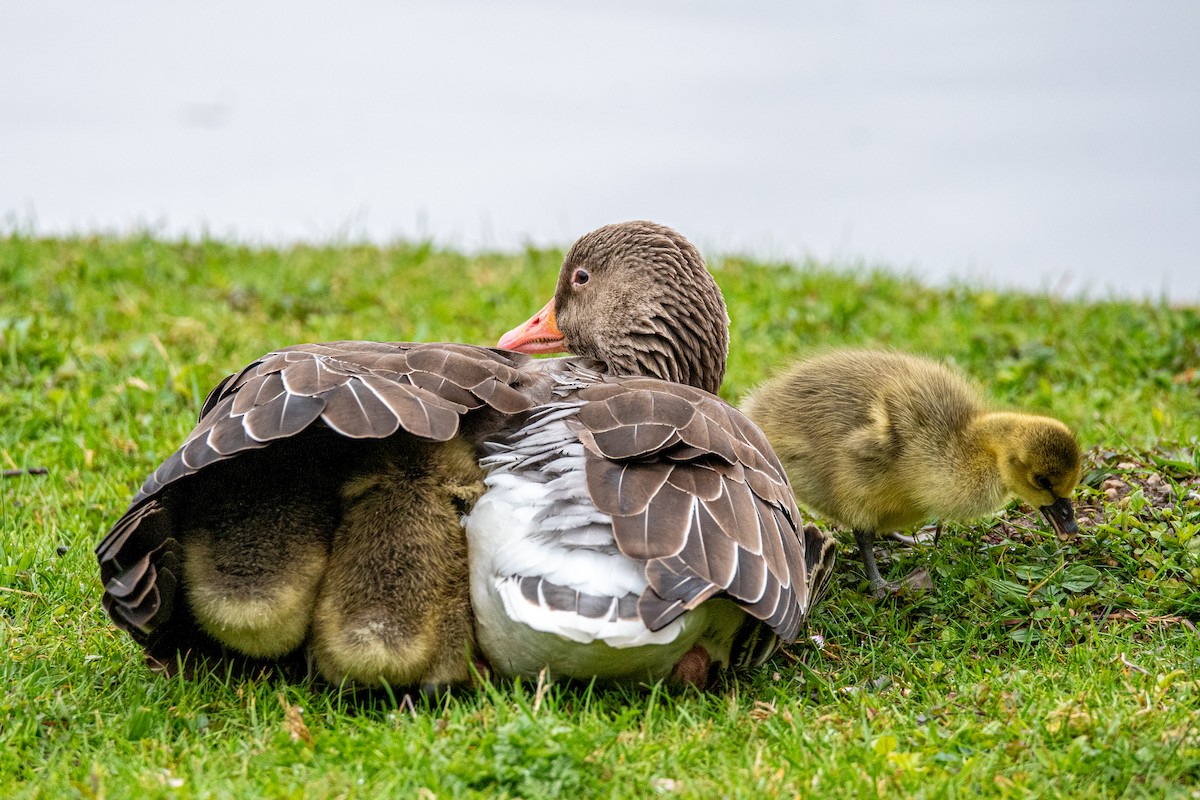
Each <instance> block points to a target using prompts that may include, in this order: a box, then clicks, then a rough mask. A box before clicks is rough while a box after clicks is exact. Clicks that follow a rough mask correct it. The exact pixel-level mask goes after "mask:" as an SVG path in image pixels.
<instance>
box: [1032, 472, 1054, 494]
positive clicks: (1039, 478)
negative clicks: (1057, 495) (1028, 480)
mask: <svg viewBox="0 0 1200 800" xmlns="http://www.w3.org/2000/svg"><path fill="white" fill-rule="evenodd" d="M1033 482H1034V483H1036V484H1037V485H1038V486H1040V487H1042V488H1043V489H1045V490H1046V491H1047V492H1052V491H1054V489H1053V487H1051V485H1050V479H1049V478H1047V477H1046V476H1045V475H1034V476H1033Z"/></svg>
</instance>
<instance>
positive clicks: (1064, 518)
mask: <svg viewBox="0 0 1200 800" xmlns="http://www.w3.org/2000/svg"><path fill="white" fill-rule="evenodd" d="M1038 510H1039V511H1041V512H1042V515H1043V516H1045V517H1046V521H1047V522H1049V523H1050V525H1051V527H1053V528H1054V531H1055V532H1056V533H1058V534H1059V535H1064V534H1068V533H1078V531H1079V526H1078V525H1076V524H1075V507H1074V506H1072V505H1071V501H1070V500H1069V499H1067V498H1066V497H1060V498H1058V499H1057V500H1055V501H1054V502H1053V503H1051V504H1050V505H1048V506H1042V507H1041V508H1040V509H1038Z"/></svg>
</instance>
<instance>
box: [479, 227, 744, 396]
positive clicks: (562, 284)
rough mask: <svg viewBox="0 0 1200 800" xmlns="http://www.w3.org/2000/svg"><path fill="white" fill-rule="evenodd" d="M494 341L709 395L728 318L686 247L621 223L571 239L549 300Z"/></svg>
mask: <svg viewBox="0 0 1200 800" xmlns="http://www.w3.org/2000/svg"><path fill="white" fill-rule="evenodd" d="M497 344H498V346H499V347H503V348H506V349H509V350H516V351H519V352H523V353H561V352H568V353H572V354H574V355H578V356H586V357H589V358H594V359H596V360H597V361H600V362H603V363H604V364H606V365H607V367H608V370H609V372H610V373H611V374H614V375H646V376H651V377H655V378H661V379H663V380H668V381H672V382H674V383H684V384H688V385H691V386H696V387H698V388H700V389H704V390H706V391H709V392H712V393H714V394H715V393H716V392H717V390H718V389H719V388H720V386H721V380H722V379H723V378H724V376H725V360H726V357H727V356H728V353H729V317H728V315H727V314H726V311H725V300H724V298H723V297H722V296H721V290H720V289H719V288H718V287H717V283H716V281H714V280H713V277H712V275H710V274H709V272H708V269H707V268H706V267H705V265H704V259H703V258H702V257H701V256H700V253H699V251H698V250H697V249H696V248H695V246H694V245H692V243H691V242H689V241H688V240H687V239H685V238H684V237H683V236H681V235H680V234H679V233H677V232H675V231H674V230H672V229H670V228H668V227H666V226H664V225H658V224H656V223H653V222H644V221H639V222H623V223H618V224H616V225H606V226H604V227H603V228H598V229H596V230H594V231H592V232H591V233H588V234H586V235H584V236H583V237H581V238H580V239H579V241H577V242H575V244H574V245H573V246H572V247H571V249H570V251H569V252H568V253H567V256H566V258H565V259H564V260H563V265H562V269H561V270H560V271H559V274H558V285H557V287H556V288H555V291H554V297H553V298H552V299H551V300H550V302H548V303H547V304H546V305H545V306H544V307H543V308H542V310H541V311H539V312H538V313H536V314H534V315H533V316H532V317H531V318H530V319H529V320H527V321H526V322H524V323H523V324H521V325H520V326H518V327H516V328H514V329H513V330H511V331H509V332H508V333H506V334H504V336H503V337H501V339H500V341H499V342H498V343H497Z"/></svg>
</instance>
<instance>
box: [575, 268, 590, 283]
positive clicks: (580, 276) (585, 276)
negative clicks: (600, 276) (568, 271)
mask: <svg viewBox="0 0 1200 800" xmlns="http://www.w3.org/2000/svg"><path fill="white" fill-rule="evenodd" d="M591 279H592V276H591V274H589V273H588V271H587V270H586V269H577V270H575V274H574V275H572V276H571V283H572V284H574V285H575V286H583V285H584V284H585V283H587V282H588V281H590V280H591Z"/></svg>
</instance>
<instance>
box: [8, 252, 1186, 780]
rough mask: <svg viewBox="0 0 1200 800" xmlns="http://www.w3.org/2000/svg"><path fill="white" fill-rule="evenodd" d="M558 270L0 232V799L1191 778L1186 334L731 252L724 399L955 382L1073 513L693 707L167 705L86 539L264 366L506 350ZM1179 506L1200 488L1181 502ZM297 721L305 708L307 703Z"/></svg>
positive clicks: (984, 531) (938, 562) (162, 684)
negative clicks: (914, 359) (1047, 453)
mask: <svg viewBox="0 0 1200 800" xmlns="http://www.w3.org/2000/svg"><path fill="white" fill-rule="evenodd" d="M560 258H561V254H560V253H557V252H544V251H532V250H531V251H529V252H526V253H524V254H518V255H490V256H481V257H475V258H468V257H465V256H462V255H458V254H455V253H452V252H445V251H442V250H438V249H436V248H433V247H430V246H428V245H423V244H406V245H398V246H395V247H390V248H386V249H379V248H375V247H368V246H355V245H349V246H339V247H316V248H310V247H298V248H294V249H288V250H263V249H252V248H246V247H240V246H236V245H230V244H222V243H219V242H211V241H201V242H187V243H167V242H160V241H155V240H153V239H151V238H132V239H107V238H98V239H96V238H89V239H70V240H39V239H35V238H30V237H26V236H21V235H11V236H9V237H8V238H7V239H3V240H0V466H3V467H4V468H5V469H9V468H17V467H35V466H45V467H48V468H49V470H50V473H49V474H48V475H42V476H34V475H26V476H21V477H15V478H6V479H3V481H2V482H0V520H2V526H0V531H2V534H0V651H2V652H3V653H4V655H3V656H2V657H0V678H2V680H3V686H4V687H5V690H4V692H3V693H0V795H13V796H45V797H55V798H57V797H69V796H86V797H99V796H107V797H138V796H150V797H160V796H161V797H208V796H215V797H222V796H262V795H278V796H294V797H325V796H330V797H332V796H366V797H372V796H374V797H426V798H428V797H432V796H437V797H452V796H469V795H478V796H486V797H491V796H512V797H515V796H522V797H543V796H544V797H550V796H574V797H591V796H609V795H611V796H682V797H704V798H709V797H762V796H792V795H794V794H797V793H804V794H812V795H822V796H825V795H828V796H842V797H845V796H850V797H873V798H874V797H881V796H891V797H895V796H931V797H943V796H975V795H985V796H1013V797H1024V796H1030V795H1050V796H1054V795H1057V796H1070V797H1078V796H1109V797H1116V796H1152V797H1158V796H1164V795H1167V796H1171V795H1176V796H1184V797H1189V796H1190V797H1195V796H1197V795H1196V794H1195V789H1194V788H1193V787H1195V786H1197V785H1200V711H1197V709H1200V680H1198V675H1200V638H1198V637H1197V635H1196V633H1195V630H1194V628H1192V627H1191V623H1190V620H1194V619H1196V618H1197V616H1198V615H1200V592H1198V591H1197V585H1198V583H1200V536H1197V533H1198V532H1200V477H1198V474H1200V442H1198V441H1197V438H1196V437H1197V432H1198V431H1200V312H1198V311H1197V310H1196V309H1170V308H1167V307H1165V306H1151V305H1140V304H1132V303H1121V302H1100V303H1093V304H1083V303H1076V302H1065V301H1062V300H1056V299H1053V298H1049V297H1045V296H1037V295H1022V294H1008V293H1000V292H993V291H978V290H973V289H969V288H966V287H956V288H951V289H936V290H935V289H929V288H925V287H922V286H921V285H919V284H918V283H916V282H914V281H911V280H906V279H903V278H897V277H893V276H889V275H886V274H882V273H866V272H858V273H845V272H836V271H831V270H829V269H826V268H822V267H819V266H817V265H811V264H806V265H803V266H802V267H800V268H792V267H787V266H778V265H774V266H773V265H761V264H754V263H750V262H747V261H743V260H739V259H726V260H724V261H719V262H717V263H716V264H714V271H715V273H716V275H717V279H718V281H719V282H720V284H721V286H722V288H723V289H724V291H725V293H726V297H727V299H728V302H729V310H730V316H731V317H732V319H733V343H732V353H731V363H730V370H729V375H728V379H727V381H726V385H725V390H724V391H725V393H726V396H727V397H728V398H729V399H730V400H734V401H736V399H737V398H738V397H740V396H741V394H742V393H743V392H745V391H746V390H747V389H748V388H749V387H751V386H752V385H753V384H754V383H755V382H757V381H758V380H760V379H762V378H763V377H765V376H766V375H768V374H770V373H771V371H772V370H773V369H775V368H776V367H777V366H779V365H780V364H782V363H784V362H786V361H787V360H788V359H790V358H792V357H794V355H795V354H796V353H797V352H800V351H803V350H805V349H807V348H812V347H817V346H823V345H828V344H837V343H854V344H860V343H874V344H882V345H888V346H893V347H900V348H905V349H915V350H919V351H923V352H926V353H930V354H934V355H937V356H941V357H948V358H950V359H952V360H953V361H954V362H955V363H957V364H958V365H960V366H961V367H962V368H964V369H965V370H967V371H968V372H969V373H971V374H972V375H974V376H976V377H977V378H978V379H980V381H982V382H983V383H984V384H985V385H986V386H988V387H989V389H990V390H991V392H992V393H993V394H994V396H995V397H996V399H997V400H999V401H1000V402H1002V403H1007V404H1013V405H1018V406H1021V407H1025V408H1029V409H1031V410H1038V411H1042V412H1045V413H1050V414H1053V415H1055V416H1058V417H1060V418H1062V419H1064V420H1066V421H1067V422H1068V423H1070V424H1072V425H1073V426H1074V427H1075V428H1076V429H1077V430H1078V432H1079V435H1080V438H1081V441H1082V442H1083V443H1084V444H1085V447H1086V448H1087V449H1088V459H1089V465H1090V466H1089V474H1088V478H1087V485H1086V486H1084V487H1083V488H1081V490H1080V492H1079V501H1080V503H1081V505H1082V506H1083V507H1084V512H1083V515H1084V516H1085V517H1086V518H1087V519H1089V520H1090V523H1089V524H1085V526H1084V531H1083V534H1082V535H1081V536H1080V537H1079V538H1078V539H1076V540H1073V541H1068V542H1062V541H1059V540H1058V539H1057V538H1056V537H1055V536H1054V535H1053V533H1052V532H1050V531H1049V530H1048V529H1047V528H1046V527H1045V525H1044V524H1042V523H1041V522H1040V520H1037V519H1035V518H1034V517H1033V516H1032V515H1031V511H1030V510H1029V509H1026V508H1020V507H1017V506H1013V507H1011V508H1010V509H1008V510H1007V511H1006V512H1005V513H1004V514H1003V515H1001V517H1000V518H998V519H996V520H986V521H983V522H982V523H980V524H978V525H975V526H971V527H959V528H951V529H950V530H949V531H948V532H947V533H946V535H944V536H943V537H942V538H941V541H940V543H939V544H938V546H937V547H936V548H923V549H921V550H919V551H915V552H910V551H902V550H899V549H896V550H894V551H893V555H894V559H893V561H892V563H891V564H890V566H889V565H886V564H885V565H884V569H885V572H890V575H891V577H897V576H900V575H903V574H904V573H906V572H908V571H909V570H911V569H913V568H914V567H917V566H921V565H925V566H927V567H928V568H929V570H930V572H931V574H932V575H933V576H934V580H935V588H934V591H933V592H932V593H931V594H929V595H927V596H925V597H922V598H910V599H907V600H902V601H900V602H896V603H892V602H887V603H883V604H876V603H874V602H872V601H870V600H869V599H868V598H867V597H866V596H865V595H864V593H863V589H864V584H863V580H862V577H861V572H860V570H859V568H858V566H857V563H856V560H855V557H854V554H853V550H852V548H850V547H846V548H845V552H844V553H843V557H842V558H841V560H840V564H841V569H840V570H839V576H838V578H837V579H836V580H835V582H834V586H833V588H832V591H831V595H830V597H829V599H828V600H827V601H826V602H825V603H824V604H823V605H822V606H821V607H820V608H819V610H818V611H817V613H816V614H815V615H814V617H813V620H812V628H813V632H814V633H820V634H821V635H823V636H824V638H825V641H826V645H825V647H824V649H821V650H818V649H816V648H815V647H812V646H808V645H803V644H802V645H797V646H795V647H793V648H791V649H790V650H789V651H787V652H785V653H783V654H782V655H780V656H778V657H777V658H776V659H775V660H774V661H773V662H772V663H771V664H769V665H768V666H767V667H766V668H765V669H764V670H762V671H761V672H759V673H758V674H756V675H753V676H750V677H748V678H746V679H743V680H741V681H737V682H732V681H731V682H729V683H727V684H725V685H723V686H721V687H719V688H718V689H717V690H716V691H715V692H713V693H711V694H709V695H704V696H701V695H698V694H695V693H682V694H677V695H670V694H667V693H665V692H664V691H662V690H660V689H657V688H646V687H632V688H619V689H603V688H599V687H595V688H589V687H576V686H551V687H542V689H541V690H540V691H539V689H538V687H536V686H532V685H529V684H524V685H522V684H517V685H512V684H497V685H495V686H488V687H487V688H486V689H484V690H482V691H479V692H475V693H467V694H464V695H462V696H459V697H454V698H450V699H448V700H446V701H444V702H442V703H440V704H436V705H434V706H432V707H430V706H420V705H418V707H417V708H415V709H410V708H408V707H406V706H397V705H395V704H393V703H390V702H378V703H375V704H369V705H366V706H363V707H358V708H352V707H348V706H347V705H345V704H344V702H343V701H342V700H340V699H339V698H338V697H337V696H336V695H334V694H332V693H328V692H322V691H318V690H314V689H312V688H310V687H309V686H306V685H302V684H287V683H284V682H282V681H281V680H280V679H278V678H275V677H271V676H251V677H249V678H246V677H230V676H225V675H212V676H206V677H202V678H200V679H197V680H192V681H184V680H165V679H162V678H159V677H156V676H155V675H153V674H151V673H150V672H149V671H148V670H147V669H146V668H144V667H143V665H142V662H141V658H140V653H139V650H138V648H137V647H136V646H135V645H134V644H133V642H132V641H131V640H130V639H129V638H128V637H127V636H125V635H124V634H121V633H119V632H117V631H115V630H114V629H113V628H112V627H111V626H110V625H109V622H108V619H107V617H106V616H105V615H104V613H103V612H102V611H101V609H100V607H99V597H100V587H99V585H98V572H97V568H96V564H95V560H94V557H93V555H92V547H93V546H94V545H95V543H96V542H97V541H98V539H99V538H100V537H101V536H102V535H103V534H104V532H105V531H106V530H107V528H108V526H109V525H110V524H111V523H112V522H113V521H114V520H115V519H116V518H117V517H118V516H119V515H120V514H121V512H122V511H124V509H125V506H126V504H127V502H128V500H129V498H130V497H131V495H132V493H133V491H134V489H135V488H136V486H137V485H138V484H139V483H140V482H141V480H142V479H143V478H144V477H145V476H146V475H147V474H148V473H149V472H150V471H151V470H152V469H153V468H154V467H155V466H156V465H157V464H158V462H159V461H160V460H162V459H163V458H164V457H166V456H167V455H168V454H169V453H170V452H171V451H172V450H173V449H174V447H175V446H176V445H177V444H178V443H179V442H180V441H181V440H182V438H183V437H184V436H185V435H186V433H187V432H188V431H189V430H190V429H191V426H192V423H193V422H194V419H195V412H196V410H197V409H198V407H199V403H200V401H201V399H202V398H203V397H204V395H205V393H206V392H207V390H208V388H209V387H210V386H212V385H213V384H214V383H215V382H216V381H217V380H218V379H219V378H221V377H222V376H224V375H225V374H226V373H227V372H230V371H232V370H234V369H236V368H238V367H240V366H241V365H242V364H244V363H245V362H247V361H249V360H250V359H253V358H254V357H256V356H258V355H260V354H261V353H263V352H265V351H267V350H269V349H271V348H273V347H276V346H279V345H283V344H289V343H294V342H302V341H323V340H330V339H346V338H365V339H383V340H431V341H436V340H454V341H464V342H474V343H480V344H489V343H492V342H494V341H495V339H496V338H497V337H498V336H499V334H500V333H502V332H503V331H505V330H507V329H508V328H510V327H512V326H513V325H515V324H517V323H518V322H521V321H523V320H524V319H526V318H527V317H528V316H529V315H530V314H532V313H533V312H534V311H535V310H536V309H538V308H540V307H541V305H542V303H543V302H544V301H545V300H546V299H547V297H548V296H549V294H550V292H551V291H552V289H553V285H554V278H555V275H556V271H557V268H558V263H559V260H560ZM1189 493H1190V494H1189ZM299 709H303V711H302V712H301V711H300V710H299Z"/></svg>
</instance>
